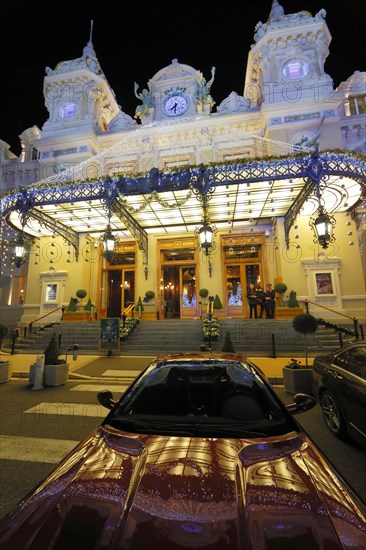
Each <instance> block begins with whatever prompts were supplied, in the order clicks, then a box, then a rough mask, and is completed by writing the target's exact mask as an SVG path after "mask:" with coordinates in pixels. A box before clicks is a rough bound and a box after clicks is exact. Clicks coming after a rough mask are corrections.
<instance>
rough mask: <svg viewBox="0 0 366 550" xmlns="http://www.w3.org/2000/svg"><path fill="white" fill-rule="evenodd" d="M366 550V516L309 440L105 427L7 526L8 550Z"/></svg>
mask: <svg viewBox="0 0 366 550" xmlns="http://www.w3.org/2000/svg"><path fill="white" fill-rule="evenodd" d="M75 540H77V541H78V547H80V548H88V549H89V548H90V549H92V548H98V549H104V548H105V549H107V548H108V549H123V550H125V549H128V550H141V548H149V550H155V549H159V550H175V549H177V550H178V549H184V548H189V549H192V548H193V549H194V548H202V549H203V548H207V549H209V550H213V549H215V550H225V549H228V550H229V549H230V550H236V549H238V550H244V549H245V550H251V549H253V550H254V549H258V548H268V549H271V548H281V549H283V550H287V549H290V548H291V550H293V549H294V548H295V549H296V548H297V547H298V548H306V549H307V550H313V549H314V550H315V549H316V550H320V549H324V550H325V549H329V548H331V549H332V550H337V549H351V548H352V550H356V549H359V550H362V549H364V548H366V518H365V510H364V508H363V507H362V505H361V504H360V503H358V502H357V501H356V499H355V498H353V497H352V496H351V494H350V491H349V489H348V488H347V487H346V486H345V485H344V484H343V482H342V481H341V480H339V479H338V477H337V476H336V474H335V472H334V471H332V470H330V469H329V466H328V465H326V464H325V463H324V460H323V458H322V457H321V455H319V453H318V451H317V450H316V449H315V448H314V447H313V445H312V443H311V442H310V440H308V439H307V438H306V437H305V436H300V435H298V434H295V433H292V434H289V435H287V436H281V437H273V438H266V439H255V440H247V439H221V438H217V439H216V438H190V437H171V436H170V437H168V436H151V435H141V434H127V433H121V432H118V431H115V430H113V429H106V428H105V427H104V428H103V427H101V428H99V429H98V431H96V432H95V434H94V435H93V436H91V437H90V438H88V439H87V440H86V441H84V442H83V443H82V444H80V445H79V446H78V447H77V448H76V449H75V451H73V452H72V453H70V455H69V456H68V457H67V458H66V459H65V460H64V461H63V462H62V463H61V465H60V466H59V467H58V468H57V469H56V470H55V471H54V472H53V473H52V474H51V475H50V476H49V478H48V479H47V480H46V481H45V482H44V483H43V484H41V485H40V486H39V487H38V489H37V490H36V491H35V492H33V493H32V494H31V495H30V496H28V497H27V498H25V499H24V500H23V501H22V502H21V503H20V504H19V506H18V507H17V508H16V509H15V510H14V511H13V512H12V513H11V514H9V515H8V516H6V517H5V518H4V519H3V520H2V522H1V525H0V548H1V549H2V548H17V549H18V550H20V549H25V548H33V549H37V550H38V549H40V548H47V549H52V548H67V547H73V544H74V543H75Z"/></svg>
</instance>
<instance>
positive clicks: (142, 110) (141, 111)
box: [134, 82, 154, 118]
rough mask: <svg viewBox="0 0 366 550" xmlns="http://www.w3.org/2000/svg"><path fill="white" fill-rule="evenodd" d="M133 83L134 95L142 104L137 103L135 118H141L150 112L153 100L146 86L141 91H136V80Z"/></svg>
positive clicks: (137, 87)
mask: <svg viewBox="0 0 366 550" xmlns="http://www.w3.org/2000/svg"><path fill="white" fill-rule="evenodd" d="M134 84H135V87H134V91H135V96H136V97H137V99H140V100H141V101H142V105H138V106H137V107H136V111H135V118H141V117H143V116H147V115H149V114H150V109H152V108H153V107H154V101H153V97H152V93H151V90H147V89H146V88H144V89H143V90H142V91H141V92H139V93H137V90H138V89H139V85H138V84H137V82H135V83H134Z"/></svg>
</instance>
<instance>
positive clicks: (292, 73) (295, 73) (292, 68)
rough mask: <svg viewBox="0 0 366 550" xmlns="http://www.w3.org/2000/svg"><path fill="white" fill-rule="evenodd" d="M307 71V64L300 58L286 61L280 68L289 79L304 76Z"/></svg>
mask: <svg viewBox="0 0 366 550" xmlns="http://www.w3.org/2000/svg"><path fill="white" fill-rule="evenodd" d="M308 73H309V65H308V64H307V63H305V62H304V61H300V59H292V60H291V61H288V62H287V63H286V64H285V65H284V66H283V68H282V74H283V76H285V77H286V78H288V79H290V80H296V79H299V78H304V76H306V75H307V74H308Z"/></svg>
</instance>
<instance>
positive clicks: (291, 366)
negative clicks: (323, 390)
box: [282, 358, 313, 394]
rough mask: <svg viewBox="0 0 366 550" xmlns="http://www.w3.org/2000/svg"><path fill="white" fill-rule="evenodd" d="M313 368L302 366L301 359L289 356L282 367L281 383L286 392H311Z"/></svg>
mask: <svg viewBox="0 0 366 550" xmlns="http://www.w3.org/2000/svg"><path fill="white" fill-rule="evenodd" d="M312 371H313V369H312V368H309V367H307V366H303V365H302V364H301V361H299V360H298V359H295V358H291V359H290V361H289V362H288V364H287V365H286V366H285V367H283V368H282V375H283V385H284V387H285V390H286V391H287V392H288V393H308V394H312V392H313V389H312V382H313V373H312Z"/></svg>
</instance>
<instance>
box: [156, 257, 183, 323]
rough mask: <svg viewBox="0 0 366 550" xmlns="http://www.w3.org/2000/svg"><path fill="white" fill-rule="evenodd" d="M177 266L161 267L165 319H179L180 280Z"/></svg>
mask: <svg viewBox="0 0 366 550" xmlns="http://www.w3.org/2000/svg"><path fill="white" fill-rule="evenodd" d="M179 271H180V268H179V266H175V265H174V266H173V265H171V266H166V267H163V268H162V277H161V278H162V287H163V288H162V294H163V296H162V298H163V304H164V318H165V319H173V318H176V319H180V289H181V286H180V280H179Z"/></svg>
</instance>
